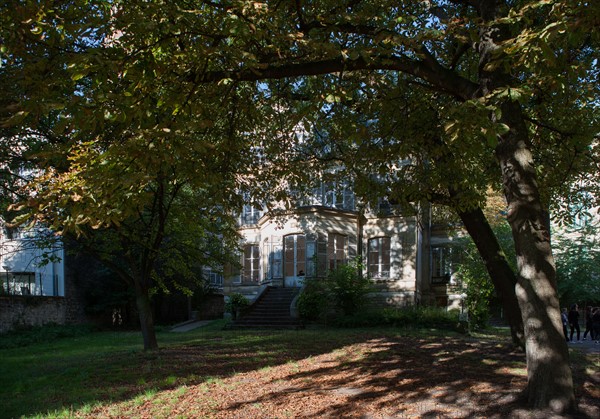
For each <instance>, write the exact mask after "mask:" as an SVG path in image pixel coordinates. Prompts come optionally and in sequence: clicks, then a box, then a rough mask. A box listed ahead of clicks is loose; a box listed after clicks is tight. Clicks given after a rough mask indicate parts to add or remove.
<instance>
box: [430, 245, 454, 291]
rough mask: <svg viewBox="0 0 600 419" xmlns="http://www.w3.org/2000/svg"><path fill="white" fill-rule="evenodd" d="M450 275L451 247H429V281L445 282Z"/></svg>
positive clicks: (448, 279) (448, 280)
mask: <svg viewBox="0 0 600 419" xmlns="http://www.w3.org/2000/svg"><path fill="white" fill-rule="evenodd" d="M451 275H452V248H451V247H449V246H434V247H432V248H431V282H433V283H434V284H436V283H437V284H445V283H448V282H450V277H451Z"/></svg>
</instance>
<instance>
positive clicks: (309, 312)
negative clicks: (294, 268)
mask: <svg viewBox="0 0 600 419" xmlns="http://www.w3.org/2000/svg"><path fill="white" fill-rule="evenodd" d="M330 305H331V301H330V297H329V294H328V293H327V286H326V284H325V282H324V281H322V280H320V279H305V280H304V287H303V288H302V292H301V293H300V296H299V297H298V313H299V314H300V317H301V318H303V319H305V320H310V321H315V320H321V319H322V317H323V316H324V315H325V314H326V313H327V311H328V309H329V307H330Z"/></svg>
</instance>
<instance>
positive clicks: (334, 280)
mask: <svg viewBox="0 0 600 419" xmlns="http://www.w3.org/2000/svg"><path fill="white" fill-rule="evenodd" d="M361 266H362V265H361V263H360V261H359V260H355V261H353V262H351V263H349V264H344V265H341V266H338V267H336V268H335V269H332V270H330V271H329V272H328V273H327V276H326V277H325V278H323V279H321V278H314V279H308V280H306V285H305V287H304V289H303V290H302V293H301V294H300V297H299V298H298V311H299V313H300V316H301V317H303V318H305V319H307V320H317V319H321V320H322V319H325V318H326V317H328V315H329V314H330V313H332V312H338V313H341V314H343V315H344V316H350V315H353V314H355V313H357V312H358V311H360V309H361V308H362V307H364V305H365V304H366V301H367V299H366V296H367V294H368V293H369V292H371V290H372V284H371V282H370V281H369V279H368V278H366V277H364V276H363V275H362V267H361Z"/></svg>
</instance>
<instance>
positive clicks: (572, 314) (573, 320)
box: [569, 304, 581, 342]
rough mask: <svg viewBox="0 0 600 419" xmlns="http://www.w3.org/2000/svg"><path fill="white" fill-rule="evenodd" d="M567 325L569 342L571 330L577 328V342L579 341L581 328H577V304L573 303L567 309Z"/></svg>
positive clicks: (573, 330)
mask: <svg viewBox="0 0 600 419" xmlns="http://www.w3.org/2000/svg"><path fill="white" fill-rule="evenodd" d="M569 327H570V328H571V336H570V338H571V342H573V332H575V330H577V342H579V334H580V333H581V330H580V329H579V311H578V307H577V304H573V305H572V306H571V311H569Z"/></svg>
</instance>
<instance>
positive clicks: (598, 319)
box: [592, 307, 600, 343]
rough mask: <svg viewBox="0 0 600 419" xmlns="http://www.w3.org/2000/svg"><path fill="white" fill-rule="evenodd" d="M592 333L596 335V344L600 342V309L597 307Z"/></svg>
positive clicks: (593, 316)
mask: <svg viewBox="0 0 600 419" xmlns="http://www.w3.org/2000/svg"><path fill="white" fill-rule="evenodd" d="M592 331H593V333H594V339H596V343H598V341H600V307H596V308H595V309H594V312H593V314H592Z"/></svg>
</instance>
